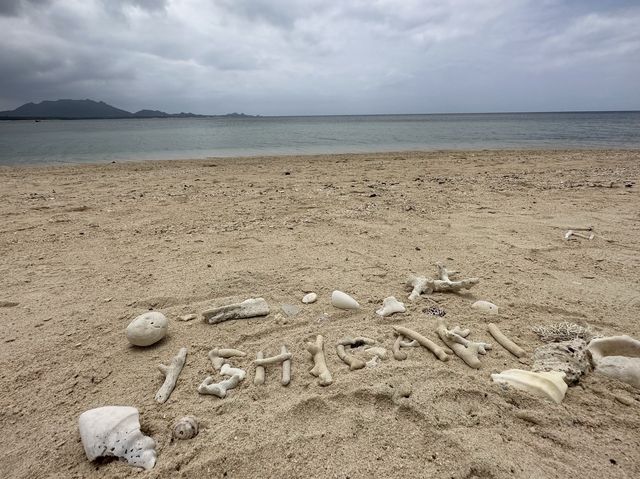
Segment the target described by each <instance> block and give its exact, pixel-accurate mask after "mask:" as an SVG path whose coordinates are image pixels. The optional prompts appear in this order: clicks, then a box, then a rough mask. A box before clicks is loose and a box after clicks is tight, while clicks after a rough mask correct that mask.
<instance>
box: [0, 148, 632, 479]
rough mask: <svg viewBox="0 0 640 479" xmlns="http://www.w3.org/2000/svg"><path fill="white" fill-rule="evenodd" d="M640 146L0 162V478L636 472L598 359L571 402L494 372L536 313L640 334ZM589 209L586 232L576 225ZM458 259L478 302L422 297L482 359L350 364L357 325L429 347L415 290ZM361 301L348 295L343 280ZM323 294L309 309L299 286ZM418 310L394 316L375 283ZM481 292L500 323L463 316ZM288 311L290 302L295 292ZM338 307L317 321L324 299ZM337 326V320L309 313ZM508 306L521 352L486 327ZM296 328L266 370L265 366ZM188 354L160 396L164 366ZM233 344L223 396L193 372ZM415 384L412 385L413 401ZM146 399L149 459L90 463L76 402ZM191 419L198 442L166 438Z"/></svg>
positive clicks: (456, 265)
mask: <svg viewBox="0 0 640 479" xmlns="http://www.w3.org/2000/svg"><path fill="white" fill-rule="evenodd" d="M639 176H640V152H639V151H546V152H545V151H481V152H460V151H458V152H430V153H419V152H412V153H406V152H405V153H396V154H387V153H385V154H363V155H330V156H309V157H278V158H250V159H246V158H245V159H209V160H202V161H162V162H142V163H117V164H102V165H81V166H60V167H34V168H19V167H2V168H0V198H1V200H2V201H0V216H1V218H2V226H1V227H0V253H1V255H2V261H1V262H0V284H1V287H0V301H1V303H0V306H2V307H0V321H1V322H0V427H1V430H2V436H3V437H2V439H3V441H2V443H3V444H2V452H1V454H0V477H3V478H13V477H20V478H32V477H65V478H67V477H87V478H94V477H95V478H98V477H99V478H105V477H129V476H130V475H131V474H133V475H134V476H135V477H154V478H155V477H162V478H169V477H172V478H174V477H220V478H222V477H227V478H240V477H265V478H267V477H268V478H294V477H305V478H306V477H322V478H325V477H327V478H334V477H335V478H369V477H407V478H408V477H411V478H418V477H420V478H422V477H434V478H475V477H477V478H503V477H504V478H507V477H508V478H513V477H515V478H599V477H607V478H631V477H640V432H639V431H640V390H636V389H634V388H632V387H631V386H628V385H626V384H623V383H621V382H617V381H615V380H611V379H607V378H605V377H602V376H598V375H597V374H590V375H588V376H586V377H585V378H584V379H583V380H582V382H581V383H580V385H578V386H576V387H571V388H569V390H568V392H567V395H566V397H565V399H564V402H562V404H560V405H557V404H555V403H551V402H549V401H546V400H544V399H541V398H537V397H534V396H531V395H528V394H526V393H523V392H518V391H514V390H504V389H503V388H501V387H499V386H498V385H496V384H494V383H492V382H491V381H490V378H489V375H490V374H491V373H494V372H499V371H502V370H505V369H510V368H524V369H527V368H528V367H529V366H530V365H531V353H532V352H533V350H534V349H535V348H536V347H538V346H540V345H542V344H543V343H541V342H540V340H539V339H538V337H537V336H536V334H535V333H533V332H532V330H531V328H532V326H534V325H550V324H553V323H557V322H560V321H570V322H576V323H579V324H583V325H585V324H588V325H590V326H591V327H592V328H593V329H594V330H595V331H596V332H597V333H598V334H603V335H612V334H629V335H631V336H634V337H636V338H640V322H639V320H640V314H639V312H640V198H639V185H638V177H639ZM578 226H593V227H594V232H595V238H594V239H593V240H592V241H588V240H582V239H581V240H578V241H573V242H566V241H564V240H563V235H564V233H565V231H566V230H567V229H569V228H570V227H578ZM439 261H441V262H445V263H446V264H447V265H448V266H449V267H450V268H453V269H456V270H458V271H460V273H461V275H462V276H463V277H471V276H474V277H479V278H480V283H479V284H478V285H477V286H476V287H474V288H473V289H472V290H471V291H470V292H469V294H465V295H456V294H434V295H432V296H431V297H432V298H433V299H435V300H436V301H437V302H438V303H439V306H440V307H442V308H444V309H445V310H446V313H447V314H446V319H447V320H448V321H449V324H450V325H451V326H454V325H457V324H459V325H462V326H464V327H468V328H470V329H471V330H472V335H471V338H477V339H481V340H485V341H488V342H492V343H494V349H493V350H492V351H490V352H489V353H488V354H487V355H486V356H484V357H482V368H481V369H479V370H473V369H471V368H469V367H467V366H466V365H465V364H464V363H463V362H462V361H461V360H460V359H459V358H457V357H453V358H451V360H450V361H448V362H440V361H438V360H437V359H436V358H435V357H434V356H433V355H432V354H431V353H429V352H428V351H427V350H425V349H422V348H420V349H410V350H407V351H408V356H409V357H408V359H407V360H406V361H396V360H394V359H393V358H391V359H387V360H385V361H382V362H381V363H380V364H379V365H378V366H377V367H375V368H365V369H363V370H359V371H349V370H348V368H347V366H346V365H345V364H344V363H342V362H340V360H339V359H338V357H337V356H336V354H335V342H336V341H337V340H338V339H340V338H342V337H344V336H359V335H363V336H369V337H371V338H374V339H376V340H378V341H379V343H381V344H382V345H383V346H384V347H386V348H388V349H389V352H390V349H391V346H392V344H393V339H394V336H393V331H392V325H403V326H406V327H409V328H412V329H415V330H417V331H419V332H421V333H423V334H424V335H426V336H428V337H429V338H431V339H432V340H434V341H436V342H438V343H440V340H439V339H437V335H436V334H435V332H434V329H435V318H434V317H433V316H429V315H427V314H425V313H423V312H422V310H423V309H424V308H426V307H428V306H432V305H433V304H434V303H432V302H431V301H429V300H427V299H421V300H419V301H416V302H414V303H410V302H409V301H408V300H407V299H406V298H407V292H406V290H405V288H404V282H405V281H406V279H407V277H408V276H409V275H410V274H412V273H419V274H425V275H429V276H432V275H434V274H435V273H436V266H435V264H436V263H437V262H439ZM334 289H339V290H342V291H345V292H347V293H349V294H351V295H352V296H354V297H355V298H356V299H357V300H358V301H359V302H360V304H361V306H362V309H361V310H359V311H356V312H349V311H339V310H336V309H334V308H333V307H331V305H330V304H329V296H330V293H331V291H332V290H334ZM306 291H315V292H316V293H318V296H319V299H318V301H317V302H316V303H315V304H311V305H303V304H302V303H301V302H300V298H302V296H303V295H304V293H305V292H306ZM390 295H394V296H396V297H397V298H398V299H400V300H402V301H405V303H406V304H407V313H405V314H402V315H395V316H391V317H389V318H384V319H383V318H380V317H378V316H376V315H375V314H374V311H375V310H376V309H377V308H378V307H379V306H380V304H381V303H382V299H383V298H385V297H386V296H390ZM259 296H262V297H264V298H265V299H266V300H267V301H268V302H269V304H270V306H271V310H272V313H271V314H270V315H269V316H267V317H266V318H263V319H251V320H238V321H230V322H226V323H222V324H217V325H209V324H205V323H204V322H203V321H202V320H201V319H196V320H193V321H188V322H184V321H179V320H178V317H179V316H180V315H183V314H187V313H200V312H202V310H203V309H204V308H205V307H206V305H208V304H212V305H222V304H226V303H228V302H230V301H235V300H244V299H246V298H249V297H259ZM477 299H484V300H489V301H492V302H494V303H495V304H497V305H498V306H499V308H500V309H499V314H498V315H497V316H487V315H483V314H481V313H479V312H478V311H476V310H473V309H471V307H470V305H471V304H472V303H473V302H474V301H475V300H477ZM286 303H291V304H296V305H299V306H300V307H301V308H302V310H301V312H300V313H299V314H298V315H297V316H295V317H294V318H291V319H289V320H288V322H286V321H283V320H282V319H280V318H279V317H277V315H276V313H277V312H278V311H279V310H280V305H281V304H286ZM149 308H154V309H156V310H159V311H161V312H163V313H165V314H166V315H167V317H168V318H169V320H170V327H169V335H168V336H167V337H166V338H165V339H164V340H163V341H161V342H160V343H158V344H156V345H154V346H151V347H149V348H144V349H143V348H133V347H130V346H129V345H128V343H127V340H126V338H125V335H124V330H125V328H126V326H127V324H128V323H129V322H130V321H131V319H133V318H134V317H135V316H137V315H138V314H140V313H142V312H144V311H146V310H148V309H149ZM323 313H327V314H328V318H326V317H324V316H323ZM321 318H324V319H321ZM489 322H496V323H497V324H498V325H499V327H500V328H501V329H502V331H503V332H505V333H506V334H507V335H508V336H510V337H511V338H512V339H514V340H515V341H516V342H517V343H518V344H520V345H521V346H522V347H523V348H524V349H525V350H526V351H527V353H528V355H527V356H526V357H525V358H523V360H522V361H519V360H518V359H517V358H515V357H513V356H512V355H510V354H509V353H508V352H507V351H506V350H504V349H502V348H501V347H500V346H499V345H497V344H495V342H494V341H493V340H492V338H491V337H490V336H489V334H488V332H487V324H488V323H489ZM316 334H322V335H324V337H325V340H326V344H325V350H326V354H327V362H328V366H329V368H330V370H331V372H332V374H333V379H334V382H333V384H332V385H330V386H328V387H324V388H323V387H319V386H318V385H317V384H316V379H315V378H314V377H312V376H311V375H310V374H309V372H308V371H309V369H310V368H311V366H312V362H311V360H310V355H309V354H308V353H307V352H306V350H305V347H304V345H305V342H306V341H308V340H312V339H314V338H315V335H316ZM283 344H286V345H287V346H288V348H289V350H290V351H291V352H292V353H293V379H292V382H291V384H290V385H289V386H288V387H283V386H281V385H280V381H279V379H280V372H279V368H269V369H267V382H266V384H265V385H264V386H254V385H253V382H252V380H253V371H254V370H253V368H252V367H251V366H250V364H251V360H252V359H253V358H254V357H255V354H256V352H257V351H259V350H262V351H265V353H267V354H269V355H272V354H275V353H277V352H279V350H280V346H281V345H283ZM183 346H186V347H187V348H188V350H189V353H188V357H187V364H186V366H185V368H184V370H183V372H182V375H181V376H180V378H179V380H178V384H177V387H176V389H175V391H174V392H173V394H172V395H171V397H170V399H169V400H168V401H167V402H166V403H165V404H162V405H160V404H157V403H156V402H155V401H154V395H155V393H156V391H157V390H158V388H159V387H160V385H161V384H162V382H163V376H162V375H161V374H160V373H159V371H158V369H157V365H158V364H159V363H167V362H168V361H169V360H170V359H171V358H172V357H173V356H175V355H176V353H177V352H178V350H179V349H180V348H181V347H183ZM223 346H224V347H235V348H239V349H242V350H244V351H246V352H247V353H248V357H247V358H244V359H240V360H234V361H233V364H234V365H235V366H238V367H244V368H247V370H248V375H247V379H246V380H245V381H244V382H243V383H241V385H240V386H239V388H237V389H235V390H233V391H231V392H230V394H229V397H227V398H226V399H224V400H221V399H218V398H215V397H212V396H201V395H199V394H198V393H197V391H196V387H197V386H198V384H200V382H201V381H202V380H203V379H204V378H205V377H206V376H208V375H210V374H212V373H213V369H212V366H211V363H210V361H209V359H208V358H207V352H208V351H209V350H210V349H211V348H213V347H223ZM407 395H408V397H405V396H407ZM104 405H130V406H134V407H137V408H138V409H139V411H140V417H141V424H142V429H143V430H144V431H145V433H147V434H149V435H151V436H152V437H153V438H154V439H155V440H156V441H157V450H158V460H157V464H156V466H155V468H154V469H152V470H151V471H148V472H142V473H140V474H139V475H138V474H137V473H136V472H135V470H134V469H132V468H130V467H129V466H128V465H126V464H125V463H122V462H119V461H117V460H100V461H98V462H95V463H90V462H89V461H88V460H87V459H86V457H85V454H84V451H83V448H82V444H81V442H80V438H79V433H78V416H79V415H80V414H81V413H82V412H83V411H85V410H87V409H90V408H93V407H98V406H104ZM185 415H195V416H196V417H197V418H199V420H200V422H201V427H202V429H201V431H200V433H199V435H198V436H197V437H196V438H194V439H192V440H188V441H174V442H172V441H171V427H172V424H173V422H174V421H175V420H176V419H178V418H180V417H182V416H185Z"/></svg>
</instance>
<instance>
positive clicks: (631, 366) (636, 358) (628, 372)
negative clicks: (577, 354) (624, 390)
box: [587, 336, 640, 388]
mask: <svg viewBox="0 0 640 479" xmlns="http://www.w3.org/2000/svg"><path fill="white" fill-rule="evenodd" d="M587 350H588V351H589V354H590V355H591V360H592V361H593V364H594V369H595V372H597V373H600V374H603V375H605V376H609V377H610V378H614V379H618V380H620V381H622V382H625V383H627V384H630V385H632V386H633V387H636V388H640V341H638V340H636V339H633V338H632V337H630V336H609V337H606V338H598V339H594V340H592V341H591V342H590V343H589V346H587Z"/></svg>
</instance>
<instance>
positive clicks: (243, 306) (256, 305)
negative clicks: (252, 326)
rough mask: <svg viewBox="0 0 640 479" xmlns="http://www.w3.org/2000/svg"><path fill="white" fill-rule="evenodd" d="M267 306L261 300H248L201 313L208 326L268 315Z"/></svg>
mask: <svg viewBox="0 0 640 479" xmlns="http://www.w3.org/2000/svg"><path fill="white" fill-rule="evenodd" d="M269 311H270V310H269V304H267V302H266V301H265V300H264V299H263V298H249V299H246V300H244V301H243V302H242V303H235V304H229V305H227V306H221V307H219V308H213V309H208V310H206V311H203V312H202V317H203V318H204V320H205V321H206V322H207V323H209V324H217V323H221V322H223V321H229V320H232V319H246V318H255V317H257V316H266V315H267V314H269Z"/></svg>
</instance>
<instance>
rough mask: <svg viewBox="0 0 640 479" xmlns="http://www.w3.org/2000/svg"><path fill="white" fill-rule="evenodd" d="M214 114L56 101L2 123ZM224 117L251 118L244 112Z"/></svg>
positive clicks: (2, 115) (1, 115)
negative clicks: (133, 110)
mask: <svg viewBox="0 0 640 479" xmlns="http://www.w3.org/2000/svg"><path fill="white" fill-rule="evenodd" d="M208 116H212V115H196V114H195V113H184V112H182V113H174V114H171V113H165V112H164V111H160V110H140V111H137V112H135V113H131V112H128V111H126V110H121V109H120V108H116V107H114V106H111V105H108V104H106V103H105V102H103V101H93V100H56V101H49V100H47V101H42V102H40V103H26V104H24V105H22V106H20V107H18V108H16V109H15V110H10V111H0V119H1V120H80V119H110V118H199V117H200V118H203V117H208ZM223 116H233V117H251V115H245V114H244V113H232V114H229V115H223Z"/></svg>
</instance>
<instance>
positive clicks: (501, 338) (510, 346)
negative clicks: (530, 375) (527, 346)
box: [489, 323, 524, 358]
mask: <svg viewBox="0 0 640 479" xmlns="http://www.w3.org/2000/svg"><path fill="white" fill-rule="evenodd" d="M489 334H491V336H493V338H494V339H495V340H496V341H497V342H498V344H499V345H500V346H502V347H503V348H504V349H506V350H507V351H509V352H510V353H511V354H513V355H514V356H515V357H517V358H521V357H522V356H524V349H522V348H521V347H520V346H518V345H517V344H516V343H514V342H513V341H511V340H510V339H509V338H507V337H506V336H505V335H504V333H503V332H502V331H500V328H498V326H496V325H495V324H493V323H489Z"/></svg>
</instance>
